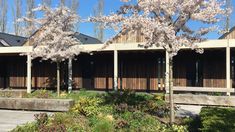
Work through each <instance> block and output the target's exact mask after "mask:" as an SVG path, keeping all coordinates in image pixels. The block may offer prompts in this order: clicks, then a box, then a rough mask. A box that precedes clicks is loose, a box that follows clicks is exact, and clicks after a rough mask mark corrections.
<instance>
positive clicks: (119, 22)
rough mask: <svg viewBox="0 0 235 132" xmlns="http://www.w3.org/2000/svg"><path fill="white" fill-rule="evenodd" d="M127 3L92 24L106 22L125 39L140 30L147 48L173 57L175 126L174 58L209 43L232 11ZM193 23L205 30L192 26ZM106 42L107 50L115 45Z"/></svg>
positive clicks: (178, 0) (184, 0)
mask: <svg viewBox="0 0 235 132" xmlns="http://www.w3.org/2000/svg"><path fill="white" fill-rule="evenodd" d="M121 1H123V2H125V3H124V5H123V6H121V7H120V10H119V11H118V12H117V13H112V14H111V15H108V16H102V17H91V18H89V21H92V22H100V23H101V22H102V23H104V24H105V26H106V27H107V28H110V27H111V28H114V29H115V30H117V31H119V34H118V35H123V34H126V33H128V32H134V31H136V30H139V31H141V34H142V35H143V36H144V37H145V43H144V44H143V45H142V46H143V47H144V48H149V47H152V46H157V47H163V48H164V49H165V50H166V52H167V53H168V54H169V65H170V69H169V73H166V74H169V78H170V79H169V90H170V94H169V95H170V96H169V99H170V108H171V111H170V123H173V122H174V107H173V90H172V89H173V57H174V56H175V55H177V53H178V51H179V50H180V48H181V47H189V48H191V49H196V51H197V52H200V53H202V52H203V50H202V49H198V47H197V45H196V43H199V42H202V41H205V40H206V38H205V37H204V36H205V35H206V34H208V33H209V32H212V31H215V30H218V27H217V26H215V24H216V23H218V22H219V21H221V20H223V19H224V17H225V15H227V13H228V12H230V11H229V9H227V8H226V7H225V6H224V5H225V1H223V0H137V1H136V0H121ZM192 22H196V23H200V25H201V27H198V28H196V27H193V26H190V24H191V23H192ZM112 40H113V39H110V40H108V41H107V42H106V44H105V46H104V48H105V47H106V46H108V45H109V44H110V43H112Z"/></svg>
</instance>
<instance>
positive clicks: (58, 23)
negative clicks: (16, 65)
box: [21, 5, 84, 95]
mask: <svg viewBox="0 0 235 132" xmlns="http://www.w3.org/2000/svg"><path fill="white" fill-rule="evenodd" d="M33 11H42V12H43V14H44V15H43V17H42V18H38V19H32V18H27V17H24V18H22V19H21V21H22V20H24V21H30V22H32V23H34V24H35V25H37V26H38V27H40V28H39V29H38V30H37V32H36V33H34V35H32V36H31V37H30V38H29V43H30V44H32V45H33V52H32V53H31V56H32V58H38V57H40V58H41V59H42V60H51V61H52V62H56V64H57V93H58V95H59V94H60V62H62V61H65V60H68V59H72V58H74V56H76V55H78V54H79V53H80V52H81V51H84V50H83V49H82V48H79V45H80V44H81V43H80V41H79V40H77V39H76V38H75V37H74V32H73V29H74V25H75V24H76V23H77V21H78V19H79V17H78V15H77V14H76V13H74V12H72V11H70V9H68V8H67V7H65V6H63V5H61V6H60V7H58V8H55V9H52V8H50V7H47V6H45V5H42V6H39V7H37V8H35V9H33Z"/></svg>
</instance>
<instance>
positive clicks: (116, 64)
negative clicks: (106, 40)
mask: <svg viewBox="0 0 235 132" xmlns="http://www.w3.org/2000/svg"><path fill="white" fill-rule="evenodd" d="M117 90H118V51H117V49H116V45H115V50H114V91H117Z"/></svg>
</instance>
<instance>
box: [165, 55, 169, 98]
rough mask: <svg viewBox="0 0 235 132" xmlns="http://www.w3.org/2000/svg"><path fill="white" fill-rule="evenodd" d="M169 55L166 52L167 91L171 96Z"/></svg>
mask: <svg viewBox="0 0 235 132" xmlns="http://www.w3.org/2000/svg"><path fill="white" fill-rule="evenodd" d="M169 68H170V65H169V54H168V52H166V73H165V90H166V93H167V94H169Z"/></svg>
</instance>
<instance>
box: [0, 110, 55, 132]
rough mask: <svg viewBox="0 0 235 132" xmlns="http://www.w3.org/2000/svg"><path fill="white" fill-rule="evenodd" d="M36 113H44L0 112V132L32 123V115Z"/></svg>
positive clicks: (6, 131)
mask: <svg viewBox="0 0 235 132" xmlns="http://www.w3.org/2000/svg"><path fill="white" fill-rule="evenodd" d="M38 113H44V112H38V111H37V112H35V111H15V110H0V132H8V131H10V130H12V129H14V128H15V127H16V126H17V125H23V124H25V123H27V122H31V121H34V114H38ZM48 114H52V113H48Z"/></svg>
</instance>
